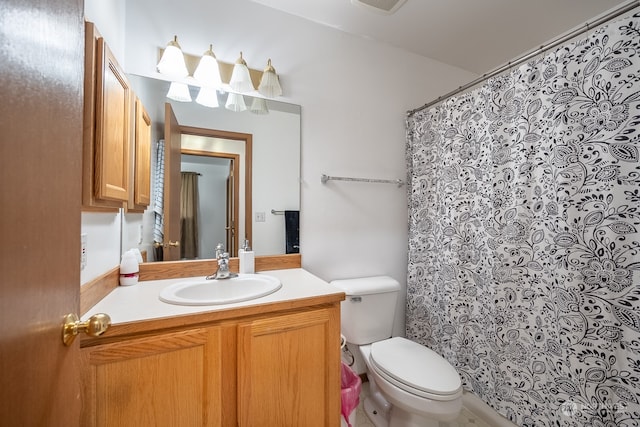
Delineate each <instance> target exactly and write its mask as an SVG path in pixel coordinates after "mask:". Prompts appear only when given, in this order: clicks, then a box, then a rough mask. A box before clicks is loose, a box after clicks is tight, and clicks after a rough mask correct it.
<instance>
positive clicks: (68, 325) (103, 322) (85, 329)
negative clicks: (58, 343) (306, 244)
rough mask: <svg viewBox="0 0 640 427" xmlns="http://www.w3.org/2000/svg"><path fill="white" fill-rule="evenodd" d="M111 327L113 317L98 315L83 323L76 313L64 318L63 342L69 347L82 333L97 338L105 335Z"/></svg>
mask: <svg viewBox="0 0 640 427" xmlns="http://www.w3.org/2000/svg"><path fill="white" fill-rule="evenodd" d="M109 326H111V317H109V315H108V314H104V313H98V314H94V315H93V316H91V317H90V318H89V319H88V320H86V321H84V322H81V321H80V319H78V316H77V315H76V314H75V313H69V314H67V315H66V316H64V324H63V325H62V342H63V343H64V345H66V346H69V345H71V343H72V342H73V340H74V339H75V338H76V335H78V334H79V333H80V332H82V333H85V334H87V335H89V336H91V337H97V336H100V335H102V334H104V333H105V332H106V331H107V329H109Z"/></svg>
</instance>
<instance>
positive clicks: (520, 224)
mask: <svg viewBox="0 0 640 427" xmlns="http://www.w3.org/2000/svg"><path fill="white" fill-rule="evenodd" d="M639 55H640V14H636V15H633V16H627V17H625V18H623V19H620V20H618V21H616V22H612V23H609V24H608V25H607V26H606V27H603V28H600V29H598V30H597V31H594V32H592V33H591V34H590V35H588V36H584V38H583V39H581V40H579V41H575V42H572V43H570V44H567V45H565V46H563V47H561V48H558V49H557V50H555V51H554V52H551V53H547V54H546V55H545V56H544V57H541V58H539V59H536V60H532V61H530V62H529V63H526V64H524V65H521V66H519V67H518V68H517V69H513V70H512V71H511V72H509V73H507V74H504V75H501V76H498V77H495V78H491V79H489V80H487V81H486V83H485V84H484V85H482V87H479V88H478V89H476V90H474V91H472V92H469V93H466V94H463V95H460V96H456V97H453V98H450V99H448V100H447V101H446V102H444V103H442V104H440V105H439V106H437V107H434V108H432V109H430V110H423V111H421V112H418V113H416V114H414V115H413V116H410V117H409V118H408V120H407V162H408V168H409V177H408V178H409V182H410V185H409V229H410V232H409V267H408V285H407V336H408V337H409V338H411V339H413V340H415V341H418V342H420V343H422V344H424V345H427V346H428V347H430V348H432V349H434V350H435V351H438V352H439V353H440V354H442V355H443V356H444V357H445V358H446V359H448V360H449V361H450V362H451V363H452V364H453V365H454V366H455V367H456V368H457V370H458V372H459V373H460V375H461V376H462V379H463V383H464V386H465V388H466V389H467V390H468V391H470V392H472V393H474V394H475V395H477V396H479V397H480V398H482V399H483V400H484V401H485V402H487V403H488V404H489V405H490V406H492V407H493V408H494V409H496V411H498V412H499V413H500V414H502V415H503V416H505V417H506V418H508V419H510V420H511V421H513V422H514V423H516V424H517V425H519V426H572V427H583V426H593V427H605V426H606V427H612V426H629V427H630V426H637V425H638V423H639V422H640V421H639V420H640V405H639V401H640V300H639V299H640V156H639V151H640V150H639V147H640V56H639Z"/></svg>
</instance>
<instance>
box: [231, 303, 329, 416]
mask: <svg viewBox="0 0 640 427" xmlns="http://www.w3.org/2000/svg"><path fill="white" fill-rule="evenodd" d="M237 387H238V403H237V405H238V426H240V427H249V426H250V427H286V426H305V427H332V426H333V427H337V426H339V425H340V418H339V417H340V311H339V305H337V304H336V305H334V306H332V307H331V308H326V309H317V310H312V311H304V312H299V313H295V314H288V315H282V316H276V317H271V318H266V319H261V320H254V321H251V322H247V323H241V324H240V325H239V326H238V385H237Z"/></svg>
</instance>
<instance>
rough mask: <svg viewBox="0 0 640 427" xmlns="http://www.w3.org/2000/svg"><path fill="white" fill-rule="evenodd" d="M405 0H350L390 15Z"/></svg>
mask: <svg viewBox="0 0 640 427" xmlns="http://www.w3.org/2000/svg"><path fill="white" fill-rule="evenodd" d="M406 1H407V0H351V3H353V4H357V5H359V6H364V7H366V8H367V9H369V10H373V11H375V12H378V13H384V14H385V15H391V14H392V13H394V12H395V11H396V10H398V9H399V8H400V6H402V5H403V4H404V3H405V2H406Z"/></svg>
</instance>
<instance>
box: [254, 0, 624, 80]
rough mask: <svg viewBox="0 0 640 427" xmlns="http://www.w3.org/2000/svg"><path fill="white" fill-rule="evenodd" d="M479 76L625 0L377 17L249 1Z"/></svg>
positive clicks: (405, 11) (355, 8) (432, 6)
mask: <svg viewBox="0 0 640 427" xmlns="http://www.w3.org/2000/svg"><path fill="white" fill-rule="evenodd" d="M252 1H254V2H256V3H259V4H262V5H264V6H268V7H271V8H274V9H277V10H280V11H282V12H285V13H288V14H292V15H296V16H299V17H302V18H304V19H307V20H309V21H313V22H315V23H318V24H322V25H326V26H328V27H332V28H335V29H338V30H341V31H344V32H347V33H350V34H354V35H357V36H361V37H365V38H369V39H373V40H376V41H378V42H382V43H388V44H389V45H392V46H395V47H397V48H400V49H403V50H406V51H409V52H412V53H415V54H416V55H421V56H425V57H428V58H431V59H435V60H437V61H440V62H444V63H446V64H449V65H453V66H456V67H458V68H461V69H464V70H467V71H471V72H473V73H476V74H484V73H486V72H488V71H490V70H492V69H494V68H497V67H499V66H501V65H503V64H506V63H507V62H509V61H510V60H512V59H514V58H516V57H518V56H520V55H522V54H524V53H527V52H530V51H532V50H534V49H536V48H538V47H540V46H541V45H543V44H544V43H546V42H548V41H550V40H552V39H554V38H555V37H557V36H559V35H562V34H564V33H566V32H567V31H569V30H571V29H574V28H576V27H578V26H582V25H583V24H584V23H586V22H592V21H593V18H594V17H597V16H601V15H602V14H604V13H606V12H608V11H610V10H612V9H615V8H616V7H618V6H619V5H622V4H625V3H629V1H628V0H407V2H406V3H405V4H404V5H402V6H401V7H400V8H399V9H398V10H397V11H396V12H395V13H393V14H390V15H389V14H382V13H377V12H376V11H372V10H371V9H370V8H367V7H364V6H362V5H357V4H352V2H351V1H352V0H303V1H301V0H252Z"/></svg>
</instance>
